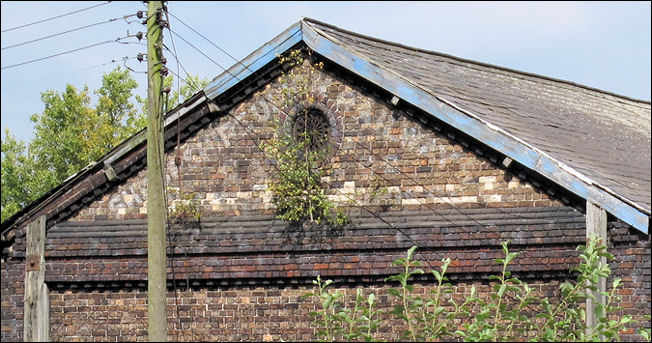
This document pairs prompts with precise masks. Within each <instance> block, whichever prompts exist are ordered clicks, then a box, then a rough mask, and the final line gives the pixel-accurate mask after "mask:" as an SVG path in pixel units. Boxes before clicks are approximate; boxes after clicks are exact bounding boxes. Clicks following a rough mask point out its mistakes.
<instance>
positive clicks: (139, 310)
mask: <svg viewBox="0 0 652 343" xmlns="http://www.w3.org/2000/svg"><path fill="white" fill-rule="evenodd" d="M430 287H431V285H420V284H416V287H415V289H414V294H419V295H421V296H425V295H426V294H427V293H428V291H429V290H430V289H431V288H430ZM331 288H332V289H331V291H339V292H341V293H343V294H344V296H343V299H345V300H347V305H348V306H351V305H352V304H351V303H350V302H351V301H352V300H353V299H354V298H355V292H356V288H355V287H337V285H335V286H334V287H331ZM476 288H477V292H478V294H479V295H480V296H487V295H488V294H489V292H490V290H491V286H490V285H476ZM532 288H533V294H535V295H541V296H548V297H553V296H554V295H555V294H556V293H557V292H558V284H557V283H556V282H552V283H545V284H544V283H539V284H532ZM388 289H389V286H377V285H370V286H368V287H365V293H364V294H365V295H367V294H369V293H374V294H376V296H377V302H378V309H382V310H384V311H385V312H386V314H384V315H382V316H381V318H383V319H384V323H385V324H384V325H383V326H382V327H381V329H380V330H379V332H378V336H377V337H378V338H379V339H384V340H387V339H396V338H397V337H400V334H401V330H403V329H404V327H403V326H402V325H401V324H400V322H399V321H396V320H395V319H393V318H392V317H391V316H390V315H389V314H387V313H389V312H390V311H391V310H392V309H393V307H394V306H395V305H397V299H396V298H395V297H394V296H392V295H389V294H388ZM454 289H455V294H456V297H457V299H455V300H456V301H460V300H462V298H463V296H464V295H468V294H469V292H470V285H469V284H466V283H460V284H456V285H455V287H454ZM312 291H314V289H313V288H312V287H309V286H299V287H292V288H278V287H275V286H268V287H234V288H227V289H219V288H217V289H216V288H201V289H195V290H191V291H187V290H178V291H177V293H176V295H175V292H174V291H172V292H168V339H169V340H174V341H207V342H211V341H232V342H233V341H250V342H251V341H256V342H260V341H275V342H276V341H279V340H284V341H314V340H315V339H316V337H317V336H316V325H315V324H314V323H313V318H312V317H311V316H310V315H309V313H310V312H312V311H318V310H320V304H319V301H318V300H317V299H315V298H306V299H304V298H303V295H305V294H306V293H308V292H312ZM146 299H147V295H146V293H145V292H144V291H141V290H134V289H132V290H128V291H124V290H122V291H83V290H79V291H70V290H68V291H64V292H56V293H53V294H51V295H50V302H51V311H50V316H51V319H50V321H51V326H52V332H53V333H54V335H52V336H51V337H52V340H53V341H73V342H74V341H108V342H115V341H143V340H145V339H146V336H147V333H146V327H147V306H146ZM462 301H463V300H462ZM460 302H461V301H460ZM125 308H129V311H124V309H125ZM461 323H462V322H461V320H458V321H457V322H456V323H455V324H456V325H461Z"/></svg>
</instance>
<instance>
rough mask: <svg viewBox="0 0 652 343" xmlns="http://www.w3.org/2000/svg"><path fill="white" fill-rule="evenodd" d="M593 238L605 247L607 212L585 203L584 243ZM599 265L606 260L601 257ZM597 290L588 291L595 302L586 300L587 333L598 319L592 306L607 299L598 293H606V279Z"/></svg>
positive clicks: (600, 280) (601, 279) (598, 285)
mask: <svg viewBox="0 0 652 343" xmlns="http://www.w3.org/2000/svg"><path fill="white" fill-rule="evenodd" d="M592 236H594V237H597V238H598V239H600V244H601V245H605V246H607V212H606V211H605V210H604V209H602V208H600V207H599V206H597V205H595V204H593V203H591V202H590V201H587V202H586V242H587V244H588V242H589V239H590V238H591V237H592ZM600 263H602V264H606V263H607V258H606V257H601V258H600ZM597 287H598V290H597V291H591V290H588V292H590V293H591V294H593V296H595V301H594V300H592V299H586V327H587V331H589V330H591V329H592V328H593V327H595V326H596V325H597V324H598V320H599V318H598V317H597V316H596V313H595V311H594V309H593V307H594V304H595V303H596V302H597V303H599V304H602V305H606V303H607V299H606V297H605V296H604V295H601V294H600V292H606V291H607V279H606V278H604V277H601V278H599V279H598V284H597Z"/></svg>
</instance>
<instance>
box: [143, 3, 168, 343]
mask: <svg viewBox="0 0 652 343" xmlns="http://www.w3.org/2000/svg"><path fill="white" fill-rule="evenodd" d="M147 16H148V19H147V98H148V102H147V106H148V107H147V109H148V115H147V313H148V316H149V322H148V326H147V333H148V336H149V340H150V342H165V341H167V312H166V289H167V287H166V282H167V273H166V269H165V265H166V261H165V259H166V256H165V250H166V245H165V237H166V232H165V230H166V228H165V223H166V220H165V205H166V204H165V194H164V189H163V166H162V164H163V163H162V162H163V154H164V151H163V113H162V112H163V111H162V107H161V104H162V101H161V98H162V96H161V86H162V84H163V75H162V74H161V69H162V68H163V64H162V63H161V61H162V53H163V35H162V27H161V26H160V25H159V23H161V22H162V20H163V4H162V3H161V1H149V3H148V7H147Z"/></svg>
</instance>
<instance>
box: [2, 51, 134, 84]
mask: <svg viewBox="0 0 652 343" xmlns="http://www.w3.org/2000/svg"><path fill="white" fill-rule="evenodd" d="M132 58H135V57H126V56H125V57H123V58H121V59H118V60H111V61H110V62H106V63H102V64H96V65H94V66H90V67H86V68H82V69H77V70H73V71H69V72H66V73H63V74H58V75H54V76H50V77H46V78H44V79H40V80H36V81H31V82H27V83H23V84H20V85H16V86H12V87H7V88H3V89H2V91H3V92H4V91H7V90H10V89H14V88H20V87H24V86H28V85H31V84H34V83H38V82H43V81H47V80H52V79H56V78H59V77H63V76H68V75H72V74H76V73H80V72H82V71H86V70H90V69H95V68H99V67H103V66H105V65H108V64H112V63H117V62H120V61H126V60H129V59H132Z"/></svg>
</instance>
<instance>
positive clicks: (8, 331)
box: [0, 256, 25, 342]
mask: <svg viewBox="0 0 652 343" xmlns="http://www.w3.org/2000/svg"><path fill="white" fill-rule="evenodd" d="M23 261H24V260H23V259H20V258H18V259H16V258H6V257H5V256H3V257H2V280H1V282H0V283H1V284H2V336H1V337H2V341H3V342H15V341H22V337H23V296H24V294H25V286H24V282H25V263H24V262H23Z"/></svg>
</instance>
